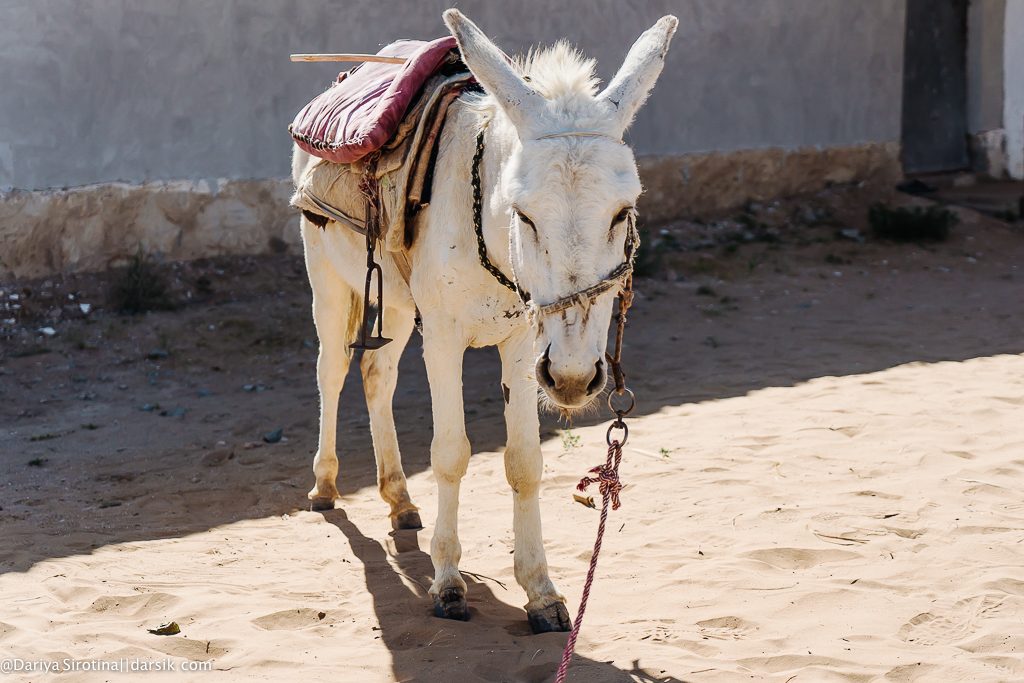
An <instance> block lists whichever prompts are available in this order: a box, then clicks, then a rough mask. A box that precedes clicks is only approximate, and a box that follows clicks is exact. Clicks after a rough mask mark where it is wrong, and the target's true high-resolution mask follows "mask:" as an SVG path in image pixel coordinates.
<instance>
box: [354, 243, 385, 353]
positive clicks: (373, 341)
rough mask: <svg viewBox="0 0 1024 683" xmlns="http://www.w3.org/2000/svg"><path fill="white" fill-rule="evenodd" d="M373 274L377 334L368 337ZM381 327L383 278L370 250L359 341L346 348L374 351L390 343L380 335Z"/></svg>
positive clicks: (382, 321) (371, 330)
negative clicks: (375, 279)
mask: <svg viewBox="0 0 1024 683" xmlns="http://www.w3.org/2000/svg"><path fill="white" fill-rule="evenodd" d="M374 273H377V334H374V335H372V336H368V335H367V332H366V330H367V328H370V332H371V334H372V332H373V325H372V324H371V322H370V284H371V283H372V282H373V274H374ZM383 325H384V276H383V274H382V273H381V270H380V266H379V265H378V264H376V263H374V262H373V251H372V250H371V251H370V255H369V259H368V262H367V264H366V287H365V288H364V289H363V323H362V325H360V326H359V339H357V340H356V341H354V342H352V343H351V344H349V345H348V347H349V348H350V349H362V350H364V351H374V350H376V349H379V348H380V347H382V346H384V345H386V344H388V343H390V342H391V339H389V338H387V337H385V336H384V335H383V334H382V332H383V329H382V328H383Z"/></svg>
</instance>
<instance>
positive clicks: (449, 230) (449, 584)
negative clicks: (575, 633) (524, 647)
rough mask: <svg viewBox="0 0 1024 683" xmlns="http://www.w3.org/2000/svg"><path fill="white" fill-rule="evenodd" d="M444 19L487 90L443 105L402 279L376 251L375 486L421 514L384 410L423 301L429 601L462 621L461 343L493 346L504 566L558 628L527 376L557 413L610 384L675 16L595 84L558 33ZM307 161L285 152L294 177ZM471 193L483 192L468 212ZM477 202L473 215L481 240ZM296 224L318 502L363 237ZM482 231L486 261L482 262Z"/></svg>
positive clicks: (357, 301) (397, 513) (394, 510)
mask: <svg viewBox="0 0 1024 683" xmlns="http://www.w3.org/2000/svg"><path fill="white" fill-rule="evenodd" d="M444 21H445V23H446V24H447V25H448V28H449V29H450V30H451V32H452V34H453V35H454V36H455V38H456V39H457V41H458V44H459V47H460V49H461V52H462V58H463V60H464V61H465V63H466V65H467V66H468V67H469V68H470V70H471V71H472V72H473V74H474V75H475V77H476V79H477V81H478V82H479V83H480V85H481V86H483V89H484V90H485V94H482V95H481V94H478V93H467V94H464V95H462V96H461V97H460V98H459V99H458V100H457V101H456V102H455V103H454V104H453V105H452V107H451V108H450V109H449V111H448V117H447V120H446V123H445V125H444V129H443V131H442V135H441V142H440V152H439V157H438V160H437V171H436V174H435V179H434V187H433V192H432V201H431V202H430V204H429V206H428V207H426V208H425V209H424V210H423V211H422V212H421V213H420V215H419V217H418V219H417V220H418V222H417V226H416V240H415V243H414V244H413V246H412V247H411V249H410V254H409V257H410V261H411V265H412V277H411V281H410V282H409V283H408V285H407V284H406V283H405V281H404V280H403V279H402V277H401V275H400V272H399V270H398V268H397V267H396V265H395V264H394V262H393V261H392V260H391V257H390V256H389V255H388V253H387V252H382V251H378V254H379V255H380V258H381V260H382V261H383V263H382V267H383V271H384V281H385V285H384V292H385V294H384V301H383V305H382V315H383V322H384V329H385V330H386V331H387V332H388V333H389V334H390V335H391V336H392V337H393V338H394V342H393V343H391V344H389V345H387V346H385V347H384V348H382V349H379V350H376V351H367V352H364V354H363V359H362V364H361V368H362V373H363V382H364V386H365V392H366V401H367V404H368V406H369V412H370V429H371V433H372V435H373V446H374V452H375V455H376V458H377V473H378V482H379V487H380V493H381V496H382V497H383V498H384V500H385V501H387V502H388V503H389V504H390V506H391V520H392V524H393V526H394V527H395V528H419V527H420V518H419V514H418V511H417V508H416V506H415V505H413V503H412V501H411V500H410V498H409V493H408V490H407V488H406V479H405V473H404V472H403V471H402V462H401V457H400V455H399V450H398V441H397V437H396V434H395V425H394V417H393V414H392V397H393V395H394V391H395V385H396V382H397V374H398V360H399V357H400V356H401V354H402V349H403V348H404V347H405V345H406V343H407V342H408V339H409V336H410V334H411V333H412V330H413V317H414V311H415V310H416V309H418V310H419V312H420V315H421V318H422V323H423V357H424V361H425V363H426V368H427V376H428V379H429V382H430V396H431V402H432V406H433V425H434V435H433V441H432V443H431V448H430V457H431V466H432V467H433V470H434V474H435V476H436V478H437V485H438V506H437V507H438V513H437V523H436V527H435V530H434V536H433V541H432V543H431V548H430V553H431V558H432V559H433V564H434V571H435V575H434V582H433V585H432V586H431V588H430V593H431V595H432V596H433V598H434V610H435V613H436V614H437V615H438V616H440V617H445V618H449V619H468V618H469V610H468V606H467V603H466V582H465V581H464V580H463V579H462V577H461V575H460V574H459V559H460V557H461V554H462V548H461V546H460V544H459V536H458V506H459V483H460V481H461V479H462V477H463V475H465V473H466V468H467V465H468V463H469V458H470V445H469V440H468V439H467V438H466V426H465V415H464V412H463V396H462V360H463V355H464V353H465V350H466V348H468V347H470V346H473V347H480V346H490V345H496V346H497V347H498V350H499V351H500V354H501V363H502V372H501V375H502V377H501V383H502V393H503V396H504V399H505V404H506V405H505V422H506V427H507V431H508V437H507V445H506V447H505V473H506V477H507V479H508V482H509V485H510V486H511V488H512V492H513V511H514V530H515V558H514V565H515V577H516V580H517V581H518V582H519V584H520V585H521V586H522V587H523V588H524V589H525V591H526V595H527V597H528V600H529V601H528V602H527V603H526V611H527V614H528V616H529V621H530V624H531V626H532V628H533V630H534V632H538V633H539V632H544V631H565V630H569V629H570V627H571V624H570V621H569V615H568V612H567V611H566V608H565V598H564V597H563V596H562V594H561V593H560V592H559V591H558V589H557V588H555V585H554V584H553V583H552V582H551V579H550V577H549V576H548V566H547V559H546V558H545V555H544V546H543V541H542V536H541V521H540V506H539V504H538V499H537V493H538V487H539V483H540V477H541V472H542V470H543V466H542V461H541V448H540V427H539V420H538V391H537V387H538V385H539V386H540V388H541V389H543V394H542V396H543V397H544V398H545V400H546V401H548V402H550V403H551V404H553V406H554V407H556V408H557V409H560V410H562V411H565V412H571V411H574V410H577V409H580V408H583V407H585V406H587V405H588V404H590V403H591V402H592V401H593V400H594V399H595V398H596V397H597V396H598V395H599V394H601V392H602V391H603V390H604V387H605V382H606V377H607V370H606V367H605V349H606V346H607V340H608V326H609V323H610V320H611V316H612V308H613V302H614V298H615V293H616V291H617V289H618V288H617V287H615V286H611V285H617V284H621V277H622V276H623V275H624V274H625V269H624V268H623V262H624V259H626V260H627V261H628V258H629V254H628V251H629V249H631V246H632V245H633V244H634V243H635V235H634V227H633V225H634V213H635V209H634V206H635V203H636V200H637V198H638V196H639V195H640V192H641V186H640V179H639V176H638V174H637V169H636V162H635V159H634V157H633V153H632V151H631V150H630V148H629V147H628V146H626V145H625V144H623V143H622V135H623V133H624V132H625V130H626V128H627V127H629V125H630V123H631V122H632V120H633V117H634V115H635V114H636V112H637V110H638V109H639V108H640V106H641V105H642V104H643V102H644V101H645V100H646V99H647V96H648V93H649V92H650V90H651V88H652V87H653V86H654V83H655V81H656V80H657V78H658V75H659V74H660V73H661V70H662V66H663V64H664V61H665V54H666V52H667V50H668V46H669V42H670V41H671V39H672V35H673V33H674V32H675V29H676V24H677V20H676V18H675V17H673V16H666V17H664V18H662V19H661V20H659V21H658V22H657V23H656V24H655V25H654V26H653V27H652V28H651V29H649V30H648V31H646V32H645V33H644V34H643V35H641V36H640V38H639V39H638V40H637V41H636V43H635V44H634V45H633V47H632V48H631V49H630V51H629V54H628V55H627V56H626V60H625V63H624V64H623V65H622V67H621V69H620V70H619V72H618V74H616V76H615V77H614V78H613V79H612V81H611V82H610V83H609V84H608V87H607V88H605V89H604V90H603V91H601V92H600V93H598V88H597V86H598V81H597V79H596V78H595V76H594V62H593V60H587V59H584V58H583V57H582V56H581V55H580V54H579V53H577V52H576V51H575V50H572V49H570V48H569V47H567V46H566V45H565V44H563V43H559V44H557V45H555V46H554V47H553V48H550V49H547V50H544V51H539V52H535V53H533V54H532V55H531V56H529V57H527V58H526V59H525V60H523V61H520V62H518V63H515V64H512V63H509V61H508V60H507V58H506V57H505V55H504V54H503V53H502V52H501V51H500V50H499V49H498V48H497V47H495V45H494V44H493V43H492V42H491V41H490V40H488V38H487V37H486V36H485V35H484V34H483V32H481V31H480V29H479V28H477V26H476V25H475V24H473V23H472V22H471V21H469V20H468V19H467V18H466V17H464V16H463V15H462V14H460V13H459V12H458V11H457V10H454V9H450V10H448V11H446V12H445V13H444ZM315 161H316V159H312V158H311V157H310V156H309V155H308V154H306V153H304V152H302V151H300V150H296V151H295V155H294V161H293V173H294V176H295V179H296V182H298V180H299V178H300V177H301V174H302V173H303V171H304V170H305V169H306V168H307V167H308V166H309V165H310V164H311V163H314V162H315ZM474 176H475V177H477V178H478V179H479V180H478V182H476V183H474V182H472V181H471V178H473V177H474ZM474 185H476V188H474ZM474 190H475V191H474ZM474 195H476V197H478V198H479V199H480V204H479V205H478V208H476V210H474ZM474 216H476V217H477V218H478V219H479V221H480V223H481V224H482V232H481V234H482V240H480V241H478V238H477V235H476V232H475V224H474ZM302 237H303V241H304V244H305V255H306V266H307V268H308V271H309V280H310V284H311V285H312V289H313V318H314V321H315V323H316V328H317V333H318V335H319V338H320V356H319V360H318V363H317V379H318V383H319V388H320V405H321V409H320V443H319V450H318V451H317V454H316V457H315V458H314V460H313V472H314V473H315V474H316V485H315V486H314V487H313V490H312V491H310V492H309V498H310V500H312V502H313V507H314V509H325V508H332V507H333V506H334V501H335V499H336V498H338V489H337V488H336V484H335V480H336V477H337V476H338V457H337V455H336V452H335V445H336V442H335V432H336V425H337V410H338V395H339V393H340V392H341V389H342V384H343V383H344V380H345V375H346V373H347V371H348V367H349V361H350V353H351V352H350V351H349V350H348V348H347V346H348V343H349V342H351V341H352V340H353V339H354V338H355V336H356V334H357V332H358V330H359V327H360V324H361V321H362V297H361V293H362V287H363V279H364V276H365V272H366V271H365V248H364V238H363V237H362V236H361V235H359V234H357V233H355V232H354V231H352V230H350V229H349V228H347V227H342V226H340V225H338V224H334V223H332V224H329V225H327V226H326V229H321V228H319V227H316V226H315V225H313V224H312V223H310V222H309V221H307V220H306V219H302ZM481 242H482V243H483V245H484V247H483V249H484V250H485V253H486V255H487V260H489V262H490V263H491V264H493V267H492V268H491V269H485V267H484V266H483V265H482V264H483V260H482V259H481V257H480V251H481ZM624 254H625V256H624ZM502 280H504V283H503V282H502ZM513 283H514V284H513ZM594 285H600V286H598V287H596V288H595V287H594ZM527 292H528V293H529V294H527ZM574 294H576V295H578V294H582V295H583V296H575V297H574V296H573V295H574ZM524 302H525V303H524ZM552 303H555V304H556V305H554V306H550V304H552Z"/></svg>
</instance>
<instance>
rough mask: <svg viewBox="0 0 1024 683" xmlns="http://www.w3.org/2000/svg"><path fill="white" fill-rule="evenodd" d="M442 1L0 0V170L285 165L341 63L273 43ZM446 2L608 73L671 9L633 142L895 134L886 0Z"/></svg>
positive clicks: (705, 143)
mask: <svg viewBox="0 0 1024 683" xmlns="http://www.w3.org/2000/svg"><path fill="white" fill-rule="evenodd" d="M452 2H456V0H420V1H417V2H413V1H412V0H290V1H288V0H0V188H5V187H6V188H10V187H15V188H21V189H41V188H47V187H60V186H69V185H80V184H88V183H96V182H106V181H114V180H124V181H131V182H138V181H146V180H157V179H176V178H187V179H198V178H264V177H278V176H284V175H287V173H288V155H289V139H288V135H287V132H286V130H285V127H286V126H287V124H288V122H289V121H290V120H291V118H292V116H293V115H294V113H295V112H296V111H297V110H298V109H299V108H300V107H301V106H302V105H303V104H304V103H305V102H306V101H308V100H309V99H310V98H311V97H312V96H313V95H314V94H316V93H317V92H319V90H320V89H322V88H323V87H324V85H325V84H326V83H327V82H328V80H329V79H330V78H331V77H332V76H333V75H334V74H336V73H337V71H338V69H339V67H338V66H335V65H310V64H291V63H289V62H288V59H287V56H288V53H290V52H316V51H352V52H363V51H368V52H373V51H376V50H377V49H378V47H379V45H380V44H381V43H386V42H389V41H391V40H393V39H396V38H400V37H416V38H432V37H437V36H439V35H442V34H443V32H444V28H443V25H442V23H441V20H440V13H441V11H442V10H443V9H444V8H445V7H447V6H448V5H449V4H452ZM456 4H457V5H458V6H459V7H460V8H461V9H463V11H465V12H466V13H467V14H468V15H469V16H470V17H471V18H473V19H474V20H476V21H477V22H478V23H479V24H480V25H481V26H482V27H483V28H484V30H485V31H487V32H488V33H489V34H490V35H491V36H492V37H494V38H495V39H496V40H497V41H498V43H499V44H500V45H501V46H503V47H504V48H505V49H506V50H508V51H515V50H521V49H523V48H525V47H527V46H528V45H529V44H531V43H534V42H550V41H552V40H554V39H556V38H559V37H563V36H564V37H567V38H569V39H570V40H572V41H575V42H577V43H578V44H580V45H581V46H582V47H583V48H584V49H585V50H586V51H587V52H588V53H590V54H591V55H593V56H595V57H597V58H598V60H599V69H600V75H601V76H602V77H603V78H605V79H606V80H607V79H608V78H609V77H610V76H611V75H612V73H613V71H614V69H615V68H617V67H618V65H619V63H620V61H621V59H622V57H623V55H624V53H625V51H626V49H627V48H628V46H629V45H630V44H631V43H632V41H633V40H634V39H635V38H636V36H637V35H638V34H639V33H640V32H641V31H642V30H644V29H645V28H646V27H647V26H649V25H650V24H651V23H652V22H653V21H654V20H655V19H656V18H657V17H659V16H661V15H662V14H665V13H668V12H672V13H674V14H676V15H678V16H679V19H680V28H679V33H678V34H677V36H676V39H675V42H674V44H673V47H672V51H671V53H670V57H669V62H668V65H667V67H666V73H665V74H664V75H663V76H662V79H661V82H660V83H659V85H658V87H657V89H656V91H655V95H654V97H653V98H652V99H651V101H650V102H649V103H648V105H647V107H646V108H645V110H644V111H643V112H642V114H641V116H640V118H639V119H638V121H637V123H636V125H635V127H634V131H633V133H632V135H631V137H632V142H633V143H634V144H635V146H636V148H637V150H638V152H640V153H641V154H659V155H660V154H677V153H682V152H691V151H709V150H734V149H743V148H751V147H768V146H778V147H783V148H795V147H801V146H811V145H822V146H830V145H845V144H854V143H861V142H889V141H897V140H898V139H899V132H900V111H899V106H900V105H899V103H900V99H901V94H900V93H901V80H902V75H901V74H902V54H903V49H902V45H903V20H904V7H903V6H904V3H902V2H898V1H896V0H857V1H856V2H852V1H851V0H758V1H757V2H754V1H753V0H598V1H595V2H586V3H584V2H579V1H578V0H577V1H572V0H546V1H544V0H506V1H505V2H498V1H497V0H461V1H457V2H456ZM511 8H515V9H514V11H513V9H511Z"/></svg>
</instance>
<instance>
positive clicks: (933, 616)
mask: <svg viewBox="0 0 1024 683" xmlns="http://www.w3.org/2000/svg"><path fill="white" fill-rule="evenodd" d="M1002 605H1003V598H1002V597H1000V596H998V595H977V596H974V597H972V598H966V599H964V600H960V601H958V602H957V603H956V604H954V605H952V606H951V607H950V608H948V609H938V608H937V609H936V610H935V611H934V612H922V613H921V614H918V615H917V616H916V617H914V618H913V619H911V620H910V621H908V622H907V623H905V624H904V625H903V626H902V627H901V628H900V630H899V634H898V635H899V637H900V638H901V639H902V640H905V641H906V642H908V643H918V644H920V645H951V644H953V643H957V642H960V641H963V640H965V639H966V638H968V637H969V636H971V635H972V634H973V633H974V632H975V631H976V630H977V629H978V626H979V624H980V622H981V621H982V620H984V619H986V618H989V617H993V616H995V615H996V614H998V612H999V609H1000V608H1001V607H1002Z"/></svg>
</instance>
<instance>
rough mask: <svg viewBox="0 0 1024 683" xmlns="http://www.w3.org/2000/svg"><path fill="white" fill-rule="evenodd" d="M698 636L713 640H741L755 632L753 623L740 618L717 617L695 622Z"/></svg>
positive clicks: (755, 627) (755, 628)
mask: <svg viewBox="0 0 1024 683" xmlns="http://www.w3.org/2000/svg"><path fill="white" fill-rule="evenodd" d="M697 628H699V629H700V634H701V635H702V636H703V637H705V638H714V639H715V640H743V639H744V638H746V637H747V636H748V635H749V634H750V633H753V632H754V631H756V630H757V626H755V625H754V624H753V623H751V622H749V621H747V620H745V619H741V618H740V617H718V618H716V619H705V620H704V621H698V622H697Z"/></svg>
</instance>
